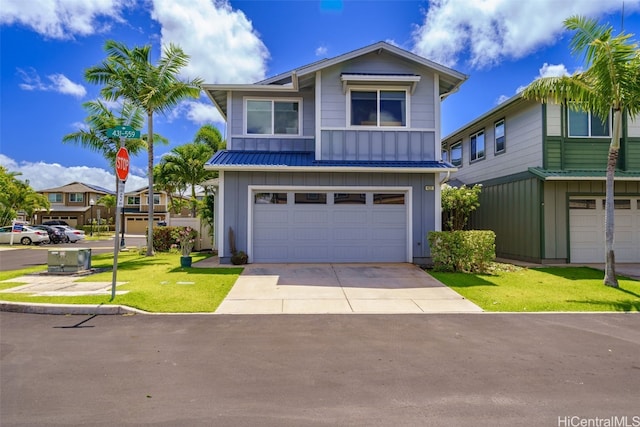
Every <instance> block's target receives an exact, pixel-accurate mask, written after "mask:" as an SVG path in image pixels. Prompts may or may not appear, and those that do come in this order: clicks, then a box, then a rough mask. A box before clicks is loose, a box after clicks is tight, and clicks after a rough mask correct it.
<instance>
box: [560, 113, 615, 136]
mask: <svg viewBox="0 0 640 427" xmlns="http://www.w3.org/2000/svg"><path fill="white" fill-rule="evenodd" d="M609 135H610V133H609V115H607V117H605V119H604V120H602V119H601V118H599V117H598V116H596V115H594V114H592V113H591V112H585V111H578V110H574V109H572V108H569V136H573V137H594V138H606V137H608V136H609Z"/></svg>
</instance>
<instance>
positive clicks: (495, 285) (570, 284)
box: [429, 267, 640, 312]
mask: <svg viewBox="0 0 640 427" xmlns="http://www.w3.org/2000/svg"><path fill="white" fill-rule="evenodd" d="M429 273H430V274H431V275H432V276H433V277H435V278H436V279H438V280H439V281H441V282H442V283H444V284H445V285H447V286H449V287H450V288H452V289H453V290H455V291H456V292H458V293H459V294H460V295H462V296H464V297H465V298H467V299H468V300H470V301H472V302H474V303H476V304H477V305H479V306H480V307H482V309H483V310H485V311H511V312H527V311H531V312H533V311H640V282H639V281H637V280H632V279H628V278H624V277H618V280H619V284H620V287H619V288H618V289H615V288H611V287H608V286H604V285H603V284H602V279H603V277H604V273H603V272H602V271H600V270H596V269H592V268H588V267H549V268H531V269H525V268H516V269H511V271H497V272H496V273H494V274H490V275H489V274H465V273H441V272H434V271H429Z"/></svg>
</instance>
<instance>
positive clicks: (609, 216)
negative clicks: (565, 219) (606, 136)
mask: <svg viewBox="0 0 640 427" xmlns="http://www.w3.org/2000/svg"><path fill="white" fill-rule="evenodd" d="M621 131H622V112H621V111H620V109H614V111H613V132H612V135H611V144H610V145H609V157H608V160H607V182H606V186H605V202H604V240H605V265H604V284H605V285H607V286H611V287H614V288H617V287H618V279H617V277H616V257H615V253H614V251H613V244H614V233H615V226H614V221H613V217H614V212H615V206H614V194H615V186H614V178H615V173H616V164H617V163H618V155H619V153H620V135H621Z"/></svg>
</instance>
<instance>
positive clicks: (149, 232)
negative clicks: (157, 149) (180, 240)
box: [147, 111, 155, 256]
mask: <svg viewBox="0 0 640 427" xmlns="http://www.w3.org/2000/svg"><path fill="white" fill-rule="evenodd" d="M147 122H148V123H147V127H148V130H149V133H148V135H147V153H148V154H149V155H148V158H147V175H148V176H149V191H148V194H149V196H148V199H149V201H148V206H149V209H148V210H149V212H148V213H147V256H154V255H155V253H154V252H153V211H154V205H153V112H152V111H148V112H147Z"/></svg>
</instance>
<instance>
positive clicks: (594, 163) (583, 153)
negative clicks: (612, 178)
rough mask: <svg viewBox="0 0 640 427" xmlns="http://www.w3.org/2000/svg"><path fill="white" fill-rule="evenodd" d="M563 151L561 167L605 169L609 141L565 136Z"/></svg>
mask: <svg viewBox="0 0 640 427" xmlns="http://www.w3.org/2000/svg"><path fill="white" fill-rule="evenodd" d="M563 152H564V162H563V166H564V167H563V169H581V170H585V169H587V170H589V169H606V168H607V156H608V153H609V141H608V140H597V141H594V140H585V139H575V138H567V139H565V141H564V150H563Z"/></svg>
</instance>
